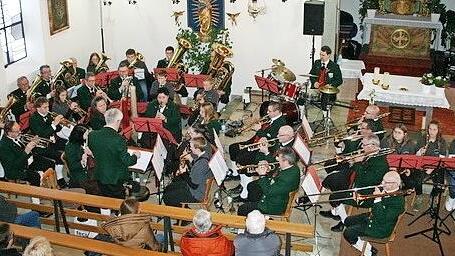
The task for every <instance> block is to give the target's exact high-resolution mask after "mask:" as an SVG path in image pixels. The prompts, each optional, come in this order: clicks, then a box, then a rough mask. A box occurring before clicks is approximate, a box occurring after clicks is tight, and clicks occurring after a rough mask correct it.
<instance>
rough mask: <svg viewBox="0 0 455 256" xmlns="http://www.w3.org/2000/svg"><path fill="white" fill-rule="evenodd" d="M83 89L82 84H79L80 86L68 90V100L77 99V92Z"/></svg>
mask: <svg viewBox="0 0 455 256" xmlns="http://www.w3.org/2000/svg"><path fill="white" fill-rule="evenodd" d="M81 87H82V84H78V85H75V86H72V87H70V88H68V89H66V91H67V92H68V98H70V99H72V98H74V97H77V90H78V89H79V88H81Z"/></svg>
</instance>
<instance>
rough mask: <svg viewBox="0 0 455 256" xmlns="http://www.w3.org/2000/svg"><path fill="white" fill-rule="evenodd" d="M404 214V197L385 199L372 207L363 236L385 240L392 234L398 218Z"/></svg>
mask: <svg viewBox="0 0 455 256" xmlns="http://www.w3.org/2000/svg"><path fill="white" fill-rule="evenodd" d="M402 212H404V197H403V196H393V197H385V198H383V199H382V200H381V201H380V202H377V203H375V204H374V205H373V207H372V209H371V215H370V217H369V221H368V227H367V229H366V230H365V235H367V236H369V237H374V238H386V237H389V236H390V235H391V234H392V231H393V228H394V227H395V225H396V223H397V221H398V217H399V216H400V214H401V213H402Z"/></svg>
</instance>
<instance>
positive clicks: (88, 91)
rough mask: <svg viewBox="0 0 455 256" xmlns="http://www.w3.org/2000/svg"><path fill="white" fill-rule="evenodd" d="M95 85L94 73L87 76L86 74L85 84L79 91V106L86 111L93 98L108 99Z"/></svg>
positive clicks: (88, 73)
mask: <svg viewBox="0 0 455 256" xmlns="http://www.w3.org/2000/svg"><path fill="white" fill-rule="evenodd" d="M95 83H96V76H95V74H94V73H92V72H87V74H85V83H84V84H83V85H82V86H81V87H80V88H79V89H78V90H77V98H78V100H79V105H80V106H81V108H82V109H83V110H85V111H88V108H89V107H90V104H91V102H92V100H93V98H95V97H97V96H98V97H105V98H107V95H106V93H105V92H103V91H101V90H99V89H98V88H97V86H96V84H95Z"/></svg>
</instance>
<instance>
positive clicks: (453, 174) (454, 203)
mask: <svg viewBox="0 0 455 256" xmlns="http://www.w3.org/2000/svg"><path fill="white" fill-rule="evenodd" d="M449 157H455V139H454V140H453V141H452V143H450V147H449ZM447 176H448V181H449V185H450V187H449V196H448V197H447V201H446V203H445V206H446V210H447V211H449V212H450V211H453V210H455V170H453V169H452V170H448V171H447Z"/></svg>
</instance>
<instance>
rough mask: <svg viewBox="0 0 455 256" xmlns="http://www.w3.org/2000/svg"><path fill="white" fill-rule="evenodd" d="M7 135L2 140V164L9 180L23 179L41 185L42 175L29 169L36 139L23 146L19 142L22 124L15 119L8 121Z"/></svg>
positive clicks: (0, 161)
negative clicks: (29, 160)
mask: <svg viewBox="0 0 455 256" xmlns="http://www.w3.org/2000/svg"><path fill="white" fill-rule="evenodd" d="M4 131H5V135H4V136H3V137H2V138H1V140H0V164H1V165H2V166H3V169H4V171H5V178H6V179H7V180H11V181H15V180H23V181H27V182H29V183H30V184H31V185H32V186H38V187H39V186H40V179H41V178H40V175H39V174H38V172H36V171H32V170H30V169H28V159H29V158H30V157H31V154H32V150H33V149H34V148H35V147H36V145H37V142H36V141H33V140H32V141H30V142H29V143H27V145H25V147H23V146H22V145H21V144H20V143H19V140H18V139H19V136H20V134H21V128H20V125H19V124H18V123H16V122H14V121H7V122H6V123H5V127H4Z"/></svg>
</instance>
